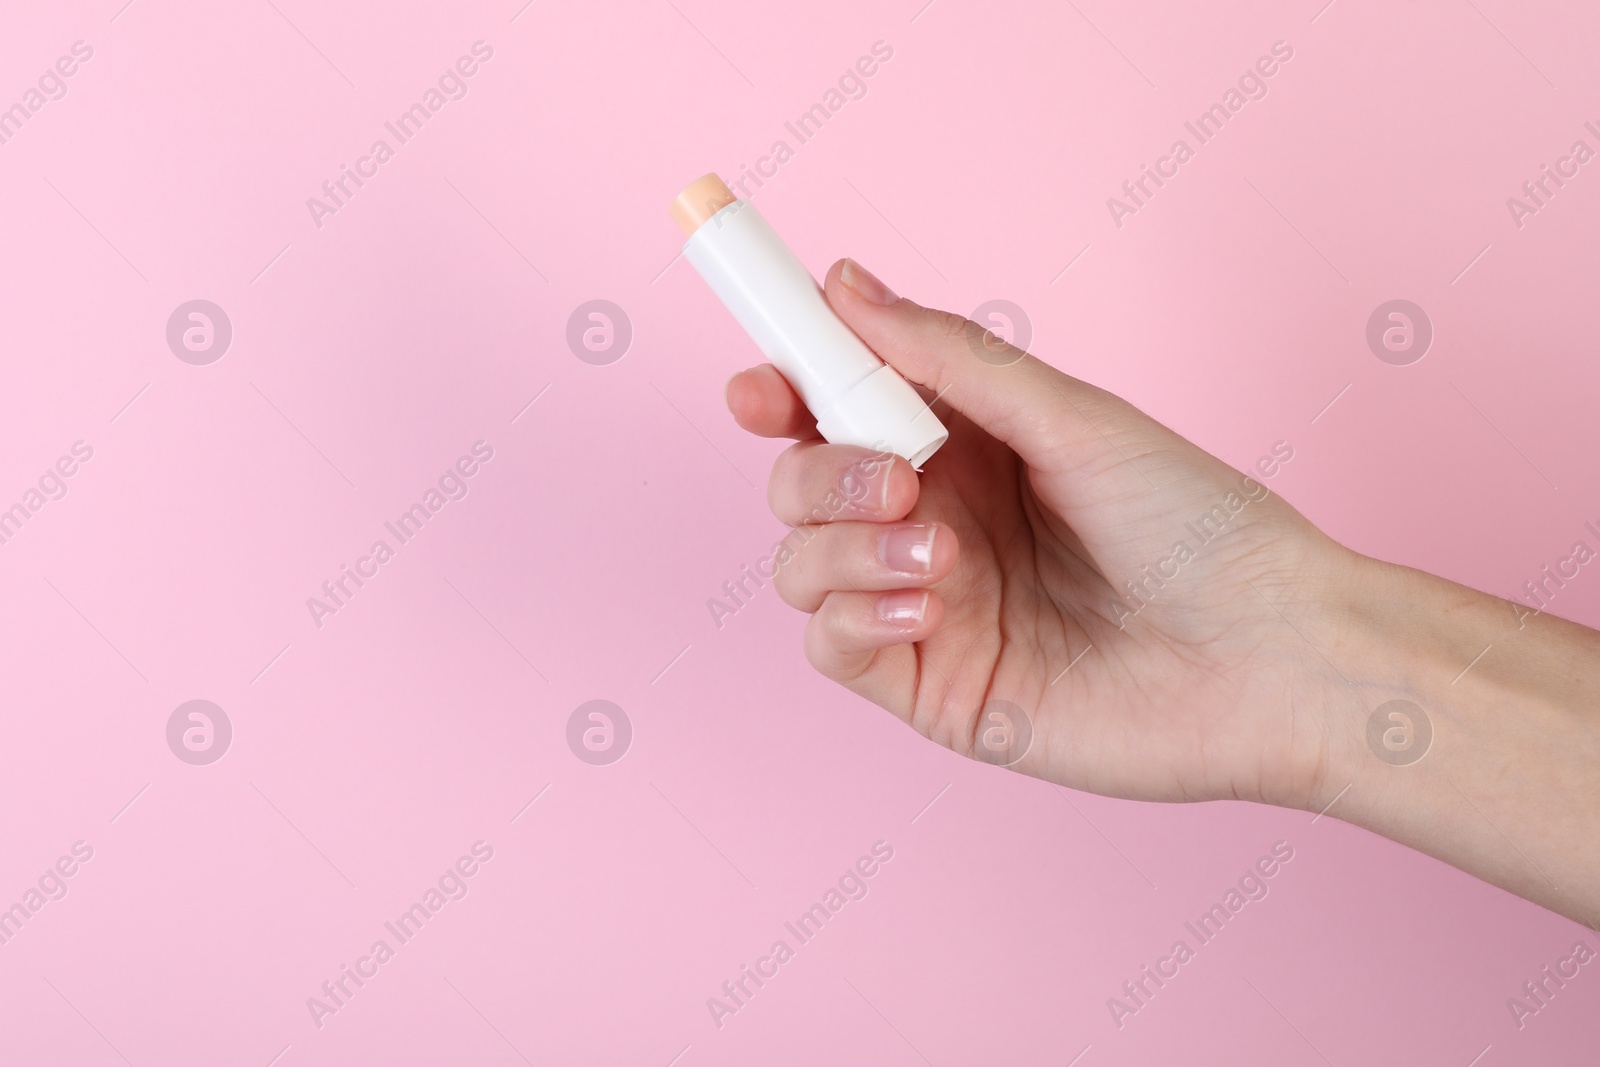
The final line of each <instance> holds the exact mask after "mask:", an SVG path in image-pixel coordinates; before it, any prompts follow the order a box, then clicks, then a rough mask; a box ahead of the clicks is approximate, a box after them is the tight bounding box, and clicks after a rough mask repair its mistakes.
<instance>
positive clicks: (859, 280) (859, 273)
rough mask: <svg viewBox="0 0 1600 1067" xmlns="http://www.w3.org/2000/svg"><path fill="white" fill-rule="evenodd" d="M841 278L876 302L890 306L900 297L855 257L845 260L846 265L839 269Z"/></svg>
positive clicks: (863, 296) (862, 294) (863, 297)
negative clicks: (854, 258)
mask: <svg viewBox="0 0 1600 1067" xmlns="http://www.w3.org/2000/svg"><path fill="white" fill-rule="evenodd" d="M839 280H840V281H841V282H844V283H845V284H846V285H848V286H849V287H850V288H852V289H854V290H855V291H856V292H858V293H860V294H861V296H862V299H864V300H870V301H871V302H872V303H874V304H881V305H882V306H884V307H888V306H889V305H890V304H892V303H894V302H895V301H896V300H899V299H900V298H899V297H898V296H895V295H894V290H892V289H890V288H889V287H888V286H887V285H884V284H883V283H882V282H880V281H879V280H878V279H877V278H876V277H875V276H874V275H873V273H872V272H871V271H869V270H868V269H867V268H865V267H863V266H862V265H861V264H859V263H857V262H856V261H855V260H853V259H847V260H845V261H844V266H843V267H842V268H840V270H839Z"/></svg>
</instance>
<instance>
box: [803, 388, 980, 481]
mask: <svg viewBox="0 0 1600 1067" xmlns="http://www.w3.org/2000/svg"><path fill="white" fill-rule="evenodd" d="M817 431H818V432H819V433H821V434H822V436H823V437H825V438H827V439H828V441H829V443H831V444H836V445H859V446H860V447H862V448H873V449H887V450H888V451H890V452H893V453H894V454H895V455H897V456H903V457H905V458H906V459H907V460H909V461H910V463H911V465H912V466H913V467H916V468H918V469H921V467H922V465H923V464H924V463H926V462H927V461H928V459H929V457H931V456H932V455H933V454H934V453H935V452H937V451H939V446H940V445H942V444H944V443H945V441H946V440H948V439H949V437H950V431H949V430H947V429H945V427H944V423H942V422H940V421H939V417H938V416H937V415H935V414H934V413H933V411H932V409H930V408H929V407H928V405H927V404H925V403H923V402H922V397H920V396H918V395H917V391H916V390H915V389H913V388H911V383H910V382H907V381H906V380H905V379H904V378H902V377H900V375H899V373H898V372H897V371H896V370H895V369H894V368H893V367H891V366H889V365H888V364H884V365H883V366H881V367H879V368H878V369H877V370H875V371H873V372H872V373H871V374H869V375H867V376H866V377H865V378H863V379H861V381H860V382H858V383H856V385H855V386H853V387H852V388H851V389H850V391H849V392H847V393H845V394H844V396H841V397H840V398H839V399H838V400H837V401H835V402H834V404H833V406H832V407H830V408H829V409H828V410H827V411H826V412H824V413H823V414H822V415H820V416H819V417H818V418H817Z"/></svg>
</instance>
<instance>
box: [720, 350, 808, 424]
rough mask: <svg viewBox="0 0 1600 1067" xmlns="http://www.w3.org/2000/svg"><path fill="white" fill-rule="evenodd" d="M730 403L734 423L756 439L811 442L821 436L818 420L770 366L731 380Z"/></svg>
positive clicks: (780, 375)
mask: <svg viewBox="0 0 1600 1067" xmlns="http://www.w3.org/2000/svg"><path fill="white" fill-rule="evenodd" d="M727 401H728V410H729V411H731V412H733V419H734V421H735V422H737V423H738V424H739V425H740V426H741V427H743V428H744V429H746V430H748V431H749V432H751V433H753V434H755V435H756V436H757V437H792V438H794V439H795V440H796V441H810V440H814V439H816V438H818V437H820V436H821V434H819V433H817V420H816V418H815V416H813V415H812V414H811V412H810V411H807V410H806V405H805V403H804V402H803V401H802V400H801V399H800V396H799V394H798V393H796V392H795V391H794V387H793V386H791V385H790V384H789V383H788V381H787V380H786V379H785V378H784V376H783V375H782V374H780V373H778V368H777V367H774V366H773V365H772V364H770V363H763V364H761V365H760V366H756V367H751V368H750V369H749V370H743V371H740V372H739V373H738V374H735V375H734V376H733V377H732V378H731V379H729V381H728V389H727Z"/></svg>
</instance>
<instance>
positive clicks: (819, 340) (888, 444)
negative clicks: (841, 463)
mask: <svg viewBox="0 0 1600 1067" xmlns="http://www.w3.org/2000/svg"><path fill="white" fill-rule="evenodd" d="M672 217H673V219H674V220H675V221H676V222H677V223H678V226H679V227H680V228H681V229H682V230H683V232H684V233H685V234H687V235H688V238H689V239H688V241H687V242H686V243H685V244H684V246H683V255H684V258H685V259H687V260H688V261H689V262H690V263H692V264H694V268H695V270H697V271H699V272H700V276H701V277H702V278H704V279H705V280H706V284H707V285H709V286H711V291H712V292H714V293H716V294H717V296H718V297H719V298H720V299H721V300H722V302H723V303H724V304H726V305H727V307H728V310H729V311H731V312H733V317H734V318H735V319H737V320H738V321H739V325H741V326H743V327H744V328H745V332H746V333H748V334H749V335H750V336H751V338H752V339H754V340H755V342H756V345H757V346H758V347H759V348H760V349H761V351H762V352H763V353H764V354H765V355H766V357H767V359H769V360H771V361H772V364H773V366H775V367H777V368H778V370H779V372H780V373H782V374H783V376H784V377H785V378H786V379H788V381H789V384H790V385H792V386H794V390H795V392H796V393H799V394H800V399H801V400H803V401H805V405H806V407H807V408H809V409H810V410H811V414H813V415H815V416H816V419H817V430H818V432H820V433H821V434H822V436H823V437H825V438H826V439H827V440H828V441H830V442H831V443H833V444H836V445H860V446H861V447H863V448H871V449H874V450H880V451H889V452H893V453H895V454H896V455H900V456H904V457H905V458H906V459H907V460H909V461H910V462H911V465H912V466H913V467H918V468H920V467H921V466H922V465H923V464H924V463H925V462H927V460H928V457H930V456H932V455H933V454H934V453H935V452H937V451H938V450H939V446H940V445H942V444H944V443H945V440H946V439H947V438H948V437H949V436H950V432H949V431H948V430H946V429H945V427H944V424H943V423H941V422H940V421H939V419H938V416H936V415H934V413H933V412H932V411H931V410H930V409H929V408H928V405H927V404H925V403H923V402H922V397H920V396H919V395H917V391H916V390H915V389H913V388H911V385H910V383H908V382H907V381H906V380H905V379H904V378H902V377H900V375H899V373H897V372H896V371H895V369H894V368H893V367H890V366H889V365H888V364H886V363H884V362H883V361H882V360H881V359H879V358H878V357H877V356H876V355H875V354H874V353H873V351H872V349H870V348H868V347H867V346H866V345H865V344H864V343H863V342H862V340H861V338H859V337H857V336H856V335H855V333H854V332H852V331H851V329H850V327H848V326H846V325H845V324H844V321H843V320H841V319H840V318H839V316H838V315H836V314H834V311H833V308H831V307H829V306H828V300H827V297H825V296H824V295H823V293H822V289H821V287H819V286H818V285H817V282H816V279H815V278H813V277H812V276H811V272H810V271H808V270H806V268H805V265H804V264H803V263H801V262H800V260H799V259H798V258H797V257H796V256H795V254H794V253H793V252H791V251H790V250H789V246H788V245H786V244H784V243H783V239H782V238H781V237H779V236H778V234H777V232H776V231H775V230H773V228H772V227H771V226H770V225H768V223H767V220H766V219H764V218H762V217H761V213H760V212H758V211H757V210H756V209H755V207H754V206H753V205H752V204H751V203H750V202H749V201H747V200H739V199H736V198H735V197H734V195H733V193H732V192H731V191H730V190H729V189H728V187H727V186H726V185H724V184H723V182H722V179H721V178H718V177H717V176H716V175H715V174H707V175H705V176H704V177H702V178H699V179H697V180H696V181H695V182H693V183H692V184H691V185H690V186H689V187H688V188H687V189H685V190H684V191H683V192H681V193H679V194H678V198H677V199H676V200H674V201H673V202H672Z"/></svg>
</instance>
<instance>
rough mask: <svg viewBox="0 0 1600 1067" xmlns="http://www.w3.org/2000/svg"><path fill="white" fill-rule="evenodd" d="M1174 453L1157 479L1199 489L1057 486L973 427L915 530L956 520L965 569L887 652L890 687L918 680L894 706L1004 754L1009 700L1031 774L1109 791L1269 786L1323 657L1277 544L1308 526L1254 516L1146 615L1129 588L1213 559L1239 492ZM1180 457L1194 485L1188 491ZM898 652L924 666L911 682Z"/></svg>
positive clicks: (1158, 466)
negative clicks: (1026, 739) (1178, 559)
mask: <svg viewBox="0 0 1600 1067" xmlns="http://www.w3.org/2000/svg"><path fill="white" fill-rule="evenodd" d="M1171 443H1172V444H1173V445H1174V450H1173V451H1174V453H1176V454H1173V455H1167V456H1153V455H1152V456H1144V457H1141V459H1142V461H1143V463H1142V465H1143V466H1148V467H1150V468H1151V469H1152V471H1159V470H1162V469H1163V468H1165V469H1166V471H1167V475H1168V480H1176V481H1178V482H1179V484H1181V485H1182V486H1183V487H1184V488H1182V489H1181V490H1176V491H1168V492H1162V491H1152V488H1151V485H1150V484H1149V483H1148V482H1147V481H1146V480H1145V478H1146V476H1145V474H1143V473H1141V472H1140V468H1139V467H1136V466H1134V464H1133V463H1132V462H1130V461H1126V460H1123V461H1121V462H1118V463H1116V464H1113V465H1110V466H1107V467H1104V468H1103V469H1100V470H1098V471H1095V472H1074V473H1073V474H1072V475H1068V476H1062V475H1052V474H1046V473H1042V472H1040V471H1038V470H1035V469H1032V468H1029V467H1028V466H1027V465H1025V464H1024V463H1023V462H1022V461H1021V460H1020V459H1019V458H1018V457H1017V455H1016V454H1015V453H1014V452H1012V451H1011V449H1010V448H1008V447H1007V446H1005V445H1004V444H1002V443H1001V442H998V441H996V440H995V439H994V438H992V437H990V436H989V435H988V434H987V433H985V432H984V431H983V430H982V429H981V428H979V427H978V426H976V425H974V424H972V423H970V422H968V421H966V420H964V419H961V418H959V417H957V418H956V419H955V420H954V421H953V425H952V439H951V441H950V442H949V443H948V444H947V445H946V446H945V448H944V450H943V451H941V452H940V454H939V456H938V457H936V458H935V460H934V461H933V462H932V463H930V464H929V467H928V469H927V470H926V471H925V472H924V474H923V477H922V488H921V495H920V497H919V499H918V503H917V505H916V507H915V509H914V510H913V511H912V514H911V517H912V518H913V519H917V520H936V521H939V522H942V523H947V524H949V526H950V527H951V528H952V529H953V530H954V531H955V533H956V536H957V538H958V540H959V541H960V544H961V555H960V561H959V563H958V564H957V566H956V569H955V571H954V572H953V573H952V574H951V575H950V576H949V577H948V578H947V579H945V581H944V582H942V583H940V584H939V585H938V586H937V587H936V588H937V590H938V592H939V593H940V595H941V597H942V598H943V600H944V604H945V615H944V621H943V623H942V625H941V626H940V627H939V629H938V631H937V632H935V633H934V634H933V635H932V636H931V637H929V638H927V639H925V640H923V641H921V642H919V643H918V644H916V645H913V646H901V647H900V648H899V649H886V650H884V653H883V655H884V657H885V660H886V662H885V664H884V668H885V670H886V672H892V673H893V674H895V675H898V676H900V677H904V678H909V679H911V680H910V681H909V682H907V683H904V684H903V685H902V686H901V688H902V690H903V691H902V692H900V693H897V694H895V698H894V699H893V701H892V703H891V708H892V710H895V711H896V712H897V713H899V714H902V716H903V717H905V718H906V719H907V720H908V721H909V722H910V723H911V724H912V725H913V726H914V727H915V728H917V729H918V730H919V731H921V732H922V733H924V734H925V735H927V736H929V737H930V738H932V739H934V740H936V741H938V742H940V743H942V744H945V745H947V746H949V747H951V748H953V749H955V750H956V751H958V752H964V753H969V754H976V755H978V756H979V758H986V757H987V756H988V754H987V753H985V752H984V750H983V746H982V744H981V743H980V740H979V739H980V738H981V737H982V736H983V734H982V729H983V727H984V726H985V720H984V717H983V714H982V713H983V710H984V709H985V707H986V705H988V704H989V702H991V701H1007V702H1009V703H1010V704H1013V705H1016V706H1018V707H1020V708H1022V709H1024V710H1025V711H1026V713H1027V714H1028V715H1029V716H1030V717H1031V719H1032V728H1033V733H1034V737H1033V740H1032V744H1031V747H1030V751H1029V753H1028V755H1027V756H1026V758H1023V759H1022V760H1021V761H1020V762H1019V763H1018V764H1017V766H1018V769H1019V770H1023V771H1026V772H1029V773H1032V774H1036V775H1038V776H1040V777H1044V778H1048V779H1051V780H1054V781H1058V782H1062V783H1064V784H1069V785H1072V786H1075V787H1078V788H1085V789H1090V790H1093V791H1095V792H1100V793H1106V794H1110V795H1118V796H1136V797H1140V798H1145V799H1166V800H1173V799H1180V800H1182V799H1199V798H1204V797H1214V796H1240V795H1256V794H1259V793H1260V792H1261V791H1262V790H1264V789H1266V790H1270V788H1271V784H1270V783H1271V778H1272V775H1271V773H1270V771H1271V768H1270V767H1268V766H1263V764H1264V762H1267V760H1266V759H1265V758H1264V755H1263V754H1264V753H1268V754H1270V753H1281V755H1282V756H1283V757H1284V758H1285V759H1287V758H1288V757H1289V755H1290V754H1289V753H1288V752H1287V747H1288V746H1289V745H1290V744H1291V742H1292V741H1293V737H1294V729H1293V727H1294V725H1295V724H1294V722H1293V721H1292V719H1291V717H1290V716H1288V715H1286V714H1285V711H1286V707H1287V706H1286V705H1285V703H1284V701H1283V700H1282V689H1283V687H1284V685H1285V684H1286V682H1287V681H1288V680H1289V679H1291V678H1292V677H1293V676H1294V675H1295V674H1296V673H1297V672H1299V671H1301V670H1302V669H1304V668H1305V667H1306V663H1305V662H1304V660H1305V653H1306V652H1309V651H1310V650H1309V649H1302V648H1296V647H1295V646H1294V645H1293V644H1292V643H1291V642H1290V641H1289V640H1287V639H1295V640H1298V638H1297V636H1296V635H1295V634H1294V632H1293V630H1292V629H1291V628H1290V627H1289V626H1288V625H1287V624H1286V623H1285V622H1284V621H1283V619H1282V618H1280V617H1279V616H1278V614H1277V611H1278V609H1277V607H1275V605H1274V604H1273V603H1271V602H1270V601H1269V599H1268V598H1269V597H1270V596H1272V595H1273V594H1274V593H1277V592H1279V591H1280V590H1281V589H1283V588H1284V587H1285V586H1286V584H1287V583H1286V581H1285V579H1286V578H1288V577H1290V576H1292V574H1293V572H1294V570H1295V568H1296V565H1297V560H1296V559H1295V558H1294V557H1295V552H1294V549H1293V548H1292V547H1290V546H1292V545H1293V543H1294V542H1293V540H1292V539H1290V538H1286V537H1283V536H1279V534H1280V533H1281V530H1282V528H1283V527H1290V528H1293V527H1297V526H1301V525H1304V524H1303V523H1301V522H1300V520H1299V517H1298V515H1296V514H1295V513H1294V512H1293V511H1292V510H1290V509H1288V508H1287V507H1285V506H1284V505H1282V504H1281V503H1280V502H1278V501H1277V500H1276V499H1275V498H1274V499H1270V500H1253V501H1251V502H1250V503H1249V504H1247V505H1246V506H1245V509H1244V510H1243V511H1241V512H1240V513H1239V514H1238V516H1237V517H1236V518H1235V519H1234V521H1232V522H1230V523H1229V524H1228V526H1227V528H1226V530H1227V534H1228V535H1229V536H1228V538H1227V539H1223V540H1218V541H1215V542H1212V543H1209V544H1207V545H1205V546H1204V547H1202V548H1200V549H1199V550H1197V551H1196V554H1195V558H1194V559H1192V560H1191V561H1189V562H1187V563H1186V564H1183V565H1182V567H1181V573H1180V575H1179V577H1177V578H1175V579H1173V580H1171V581H1168V582H1167V583H1166V584H1165V585H1164V586H1162V587H1161V588H1159V589H1157V588H1155V587H1154V585H1153V583H1149V584H1147V586H1146V589H1147V590H1148V592H1147V594H1146V596H1145V597H1144V598H1143V599H1144V601H1145V605H1144V606H1143V607H1139V604H1138V601H1136V600H1134V598H1133V596H1131V595H1130V594H1129V593H1128V591H1127V590H1126V589H1125V588H1121V587H1122V586H1123V582H1124V581H1125V580H1127V579H1128V578H1137V577H1141V576H1142V573H1141V569H1142V568H1143V567H1144V565H1145V564H1153V563H1154V562H1155V561H1157V560H1160V559H1163V558H1168V557H1170V556H1171V553H1172V549H1173V547H1174V544H1175V542H1176V541H1178V540H1179V539H1184V540H1186V541H1187V542H1189V543H1190V544H1191V545H1193V544H1195V542H1196V540H1197V539H1196V537H1195V536H1194V535H1193V534H1192V533H1190V532H1187V531H1186V530H1185V524H1186V523H1189V522H1190V521H1192V520H1194V519H1195V518H1196V517H1198V516H1200V515H1202V514H1204V513H1205V512H1206V511H1207V509H1209V508H1210V507H1211V506H1212V505H1214V504H1215V503H1217V502H1218V501H1220V500H1222V499H1223V498H1224V497H1225V496H1226V494H1227V492H1228V491H1229V490H1230V489H1232V490H1237V489H1238V488H1239V485H1240V476H1239V475H1237V474H1236V473H1234V472H1232V471H1230V470H1229V469H1228V468H1226V467H1224V466H1223V465H1222V464H1220V463H1218V462H1217V461H1215V460H1212V459H1211V458H1210V457H1209V456H1205V455H1204V453H1200V452H1199V450H1198V449H1194V448H1193V446H1190V445H1188V443H1187V442H1183V441H1181V439H1178V438H1176V437H1174V438H1172V442H1171ZM1182 452H1189V453H1192V454H1191V455H1187V456H1185V455H1182V454H1181V453H1182ZM1174 459H1177V460H1180V461H1181V462H1179V463H1178V464H1176V466H1177V467H1178V468H1180V469H1181V470H1182V473H1183V475H1184V477H1183V478H1181V479H1172V478H1171V473H1172V469H1173V467H1174V464H1172V463H1171V460H1174ZM1251 508H1254V509H1255V513H1254V514H1250V513H1249V510H1250V509H1251ZM1069 516H1070V517H1071V520H1070V521H1069V518H1068V517H1069ZM1119 602H1120V604H1121V605H1122V606H1121V607H1120V608H1117V607H1114V605H1116V604H1118V603H1119ZM1135 608H1138V611H1137V613H1136V614H1133V615H1130V614H1129V613H1130V612H1132V611H1133V610H1134V609H1135ZM1202 608H1203V609H1204V610H1203V611H1202V610H1199V609H1202ZM1119 623H1121V625H1119ZM897 653H898V654H902V655H904V654H909V655H912V656H914V657H915V660H916V666H917V669H916V670H915V671H914V672H904V671H896V670H895V669H894V665H893V663H892V659H893V657H894V655H895V654H897ZM1313 655H1314V653H1313ZM1264 668H1265V669H1264ZM871 673H872V672H871V671H869V672H868V674H867V676H864V678H863V681H866V682H868V683H869V684H870V683H871V681H872V679H871V678H870V675H871ZM1001 706H1002V707H1003V705H1001ZM1002 736H1003V735H1002ZM996 755H998V756H999V757H1000V758H999V759H998V760H997V761H998V762H1011V761H1012V760H1014V759H1015V758H1016V756H1015V753H997V754H996Z"/></svg>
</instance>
